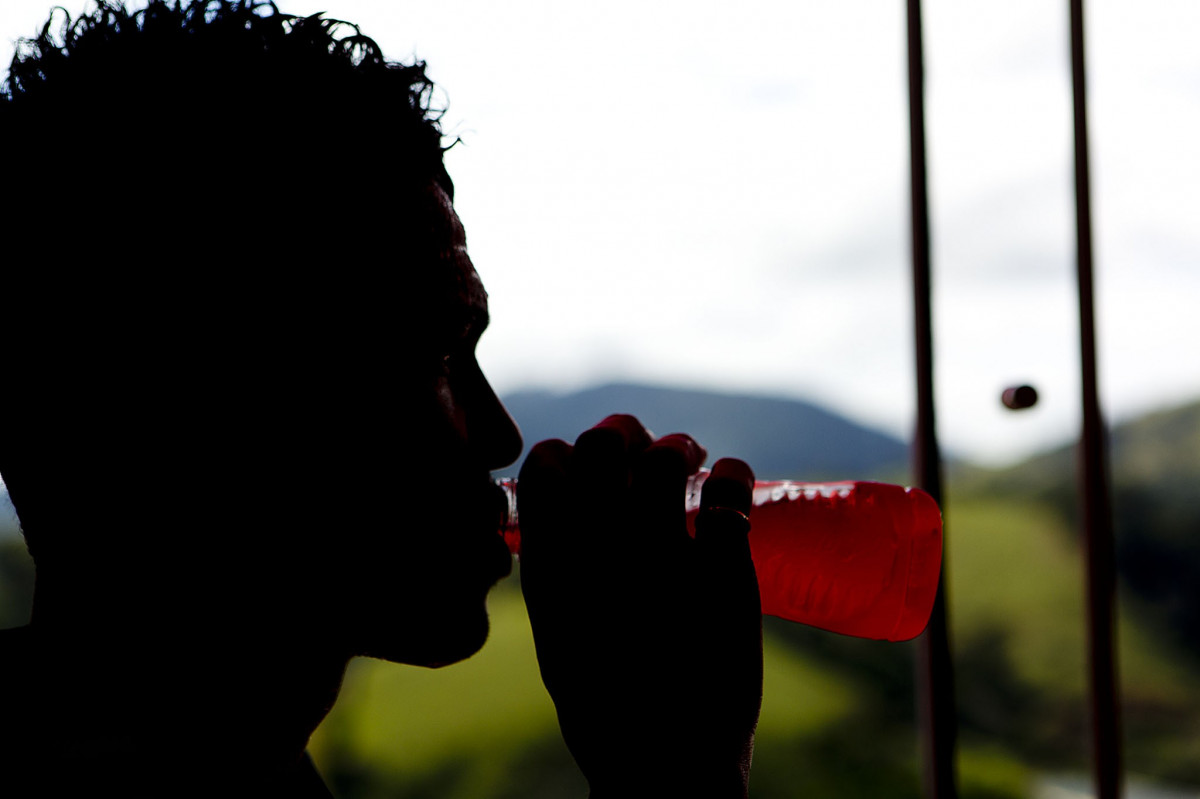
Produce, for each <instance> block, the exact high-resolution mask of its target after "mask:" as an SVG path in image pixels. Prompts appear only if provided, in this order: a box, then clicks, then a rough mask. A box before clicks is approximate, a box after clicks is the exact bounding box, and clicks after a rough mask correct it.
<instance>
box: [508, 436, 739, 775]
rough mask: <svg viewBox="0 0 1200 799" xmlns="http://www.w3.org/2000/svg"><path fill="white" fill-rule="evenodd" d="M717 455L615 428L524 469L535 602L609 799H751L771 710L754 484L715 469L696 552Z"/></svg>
mask: <svg viewBox="0 0 1200 799" xmlns="http://www.w3.org/2000/svg"><path fill="white" fill-rule="evenodd" d="M705 457H706V453H705V451H704V449H703V448H702V447H700V446H699V445H698V444H697V443H696V442H695V441H693V440H692V439H691V438H690V437H688V436H685V435H672V436H667V437H665V438H662V439H659V440H658V441H653V440H652V439H651V436H650V434H649V433H647V432H646V430H645V428H643V427H642V425H641V424H640V423H638V421H637V420H636V419H634V418H633V417H632V416H610V417H609V418H607V419H605V420H604V421H603V422H601V423H600V424H599V425H597V426H596V427H594V428H592V429H591V430H588V431H587V432H585V433H584V434H583V435H581V436H580V437H579V439H578V440H577V441H576V443H575V446H574V447H572V446H571V445H569V444H567V443H565V442H563V441H557V440H555V441H543V442H542V443H540V444H538V445H537V446H535V447H534V448H533V450H532V451H531V452H530V454H529V457H528V459H527V460H526V461H525V464H524V466H523V467H522V469H521V475H520V479H519V482H518V485H519V487H520V488H519V497H518V502H519V504H520V508H519V514H520V519H521V535H522V554H521V580H522V585H523V587H524V592H525V603H526V605H527V607H528V608H529V618H530V621H531V623H532V625H533V635H534V642H535V643H536V645H537V653H538V662H539V664H540V666H541V671H542V679H543V681H544V682H545V684H546V688H547V689H548V690H549V692H550V696H551V697H552V698H553V699H554V703H555V706H556V707H557V710H558V718H559V723H560V725H561V727H562V732H563V738H564V739H565V740H566V743H567V746H568V747H569V748H570V750H571V752H572V754H573V755H574V756H575V760H576V762H578V764H579V766H580V768H581V769H582V770H583V772H584V775H585V776H586V777H587V779H588V782H589V783H590V785H591V788H592V797H593V799H602V798H603V797H608V796H642V795H653V796H669V795H675V796H683V795H693V796H694V795H704V796H713V797H717V796H721V797H725V796H729V797H744V796H745V795H746V787H747V783H748V779H749V771H750V756H751V753H752V751H753V745H754V728H755V725H756V724H757V721H758V711H759V705H760V703H761V700H762V615H761V608H760V604H759V597H758V583H757V581H756V580H755V576H754V564H753V562H752V561H751V560H750V547H749V544H748V542H747V540H746V532H747V530H748V528H749V525H748V524H747V522H746V514H748V513H749V510H750V497H751V492H752V489H753V483H754V475H753V474H752V473H751V471H750V469H749V468H748V467H747V466H746V465H745V464H744V463H742V462H741V461H737V460H730V459H726V460H721V461H718V462H717V463H716V464H715V466H714V467H713V471H712V474H711V475H710V476H709V478H708V480H707V481H706V482H705V485H704V488H703V494H702V500H701V508H702V509H701V511H700V515H699V516H698V517H697V520H696V528H697V534H696V538H695V539H692V538H691V537H690V536H689V535H688V532H687V527H686V522H685V516H684V507H683V494H684V490H685V486H686V483H687V478H688V476H689V475H691V474H694V473H695V472H696V471H697V470H698V469H699V467H700V465H701V464H702V463H703V462H704V459H705Z"/></svg>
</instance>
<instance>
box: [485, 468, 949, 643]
mask: <svg viewBox="0 0 1200 799" xmlns="http://www.w3.org/2000/svg"><path fill="white" fill-rule="evenodd" d="M707 476H708V472H707V471H701V472H700V473H699V474H698V475H696V476H695V477H693V478H692V479H691V480H689V481H688V489H687V496H686V498H685V507H686V509H687V512H688V531H689V532H691V533H692V534H693V535H694V534H695V531H694V529H693V528H692V521H693V519H694V518H695V514H696V511H697V509H698V508H699V506H700V487H701V486H702V485H703V483H704V479H705V478H706V477H707ZM500 485H501V487H502V488H503V489H504V490H505V493H506V494H507V495H508V500H509V519H508V522H507V524H506V525H505V526H504V528H503V529H502V530H501V532H502V533H503V535H504V539H505V541H506V542H507V543H508V547H509V550H511V551H512V552H513V554H514V555H516V554H519V553H520V546H521V532H520V529H519V527H518V526H517V518H516V505H517V503H516V485H517V483H516V480H502V481H500ZM750 554H751V556H752V557H753V558H754V570H755V572H756V573H757V575H758V586H759V594H760V596H761V597H762V609H763V613H767V614H770V615H772V616H778V617H780V618H783V619H788V620H790V621H796V622H800V623H802V624H808V625H811V626H813V627H820V628H821V629H823V630H830V631H832V632H836V633H842V634H844V635H853V636H855V637H858V638H873V639H876V640H886V641H907V640H909V639H910V638H915V637H916V636H918V635H920V634H921V632H922V631H923V630H924V629H925V625H926V624H927V623H928V622H929V613H930V611H931V610H932V608H933V600H934V596H935V595H936V594H937V587H938V579H939V576H940V574H941V566H942V515H941V511H940V510H938V506H937V503H936V502H934V501H933V498H932V497H930V496H929V495H928V494H926V493H925V492H924V491H921V490H920V489H918V488H904V487H902V486H897V485H889V484H887V483H871V482H846V483H793V482H790V481H774V482H763V481H760V482H757V483H755V484H754V508H753V510H752V512H751V514H750Z"/></svg>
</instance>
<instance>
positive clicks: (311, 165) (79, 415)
mask: <svg viewBox="0 0 1200 799" xmlns="http://www.w3.org/2000/svg"><path fill="white" fill-rule="evenodd" d="M6 90H7V91H6V96H4V97H2V98H0V137H3V141H2V144H3V151H4V152H5V153H6V154H7V157H6V159H5V160H6V163H8V164H13V165H15V166H14V167H13V169H12V171H11V172H10V174H9V175H8V178H9V180H8V181H7V183H8V185H9V186H10V189H9V191H8V198H7V199H8V200H9V201H10V202H13V201H15V202H16V203H17V210H16V212H15V214H14V215H13V216H11V217H10V218H9V219H8V220H6V222H7V225H6V227H8V229H9V230H10V231H13V233H12V234H10V235H9V236H7V237H6V244H5V248H6V251H7V252H6V255H5V262H6V270H5V273H4V277H3V281H4V292H3V294H4V300H3V302H4V306H5V307H4V313H3V314H0V316H2V318H3V319H4V321H3V322H2V323H0V347H3V350H4V354H5V369H6V371H7V372H8V374H7V377H6V380H5V383H6V386H7V388H6V393H5V396H4V398H3V400H2V402H3V404H2V406H0V411H2V414H3V415H2V417H0V469H2V470H3V475H4V479H5V481H6V483H7V484H8V486H9V489H10V492H11V495H12V498H13V501H14V504H15V506H16V508H17V511H18V515H19V516H20V518H21V522H22V526H23V529H24V530H25V532H26V535H27V539H28V542H29V544H30V548H31V551H32V553H33V555H34V558H35V561H36V562H37V565H38V572H39V576H38V581H39V584H38V589H37V590H38V596H37V598H36V604H35V622H36V621H38V615H39V613H40V614H41V615H42V616H43V618H47V619H52V618H55V617H56V616H57V615H63V616H73V615H75V614H78V613H79V612H80V604H79V603H80V602H81V601H82V600H83V598H84V597H89V596H90V597H91V598H92V600H91V601H92V603H93V606H94V607H95V608H97V611H96V612H98V613H104V614H107V615H108V616H110V617H113V618H121V619H132V620H134V621H131V622H130V623H131V624H134V625H135V626H142V627H144V626H145V625H155V626H157V627H159V628H161V629H169V628H175V627H186V626H188V625H194V624H198V623H204V620H211V619H223V620H224V621H223V622H218V623H226V624H230V623H234V622H231V621H230V620H231V619H236V625H241V626H244V627H245V628H246V629H247V630H249V629H257V630H262V629H264V625H266V626H267V628H271V629H277V630H280V631H281V632H280V635H285V636H286V635H294V634H305V635H312V634H315V635H320V636H325V637H326V638H328V640H330V641H331V642H336V645H338V646H342V647H344V648H345V649H346V651H347V653H348V654H350V653H360V654H374V655H379V656H383V657H389V658H392V659H400V660H411V661H414V662H429V663H434V662H447V661H450V660H454V659H458V658H461V657H464V656H466V655H468V654H470V653H471V652H472V651H474V649H475V648H477V647H478V646H479V645H480V644H481V643H482V636H483V635H486V616H485V615H484V611H483V595H484V593H486V589H487V587H488V586H490V584H491V583H492V582H493V581H494V580H495V579H497V578H498V577H500V576H502V573H503V572H504V571H505V570H506V568H505V565H506V564H505V561H503V558H502V557H501V553H498V552H497V550H496V544H497V542H498V537H496V536H494V535H492V536H491V538H487V537H485V536H483V534H482V531H484V530H486V529H487V528H488V527H489V525H491V526H492V529H494V519H493V518H492V517H491V515H490V513H491V510H490V507H491V506H490V505H489V504H488V497H489V496H490V495H489V494H488V492H487V470H488V469H491V468H496V467H498V466H501V465H503V464H504V463H506V462H507V461H510V460H512V459H513V458H515V457H516V455H517V454H518V452H519V448H520V438H519V435H518V434H517V433H516V431H515V428H513V426H512V423H511V421H510V420H508V418H507V416H506V415H505V414H504V412H503V408H502V407H501V406H500V405H499V403H498V401H497V400H496V398H495V396H494V394H492V393H491V389H490V388H489V387H488V386H487V383H486V380H484V379H483V377H482V374H480V373H479V370H478V366H477V365H476V364H475V363H474V356H473V346H474V341H475V339H477V337H478V335H479V333H481V332H482V327H481V323H482V321H483V317H485V315H486V296H485V295H484V294H483V293H482V287H481V286H480V285H479V283H478V276H477V275H475V273H474V269H473V267H471V264H470V261H469V259H467V258H466V255H465V250H464V249H463V248H462V246H461V245H462V234H461V226H460V225H459V224H458V222H457V217H455V216H454V213H453V209H452V208H451V206H450V198H451V196H452V192H453V186H452V184H451V182H450V180H449V178H448V176H447V175H446V172H445V170H444V168H443V166H442V152H443V150H442V147H441V133H440V130H439V127H438V116H437V114H436V113H435V112H433V111H431V110H430V105H429V97H430V92H431V85H430V83H429V82H428V80H427V79H426V77H425V74H424V69H423V65H421V64H416V65H412V66H400V65H396V64H393V63H390V62H387V61H385V60H384V59H383V58H382V56H381V55H380V53H379V49H378V47H377V46H376V45H375V43H374V42H373V41H371V40H370V39H367V38H366V37H364V36H362V35H361V34H359V33H358V31H357V29H356V28H353V27H352V26H345V25H344V24H342V23H334V22H331V21H328V20H323V19H319V18H308V19H296V18H292V17H287V16H285V15H282V14H279V13H277V12H276V11H275V10H274V7H273V6H270V5H265V4H261V3H257V2H239V1H237V0H224V2H190V3H189V2H182V0H181V2H177V3H169V2H156V1H155V0H151V2H150V3H149V4H148V5H147V6H146V7H145V8H144V9H142V10H140V11H136V12H133V11H128V10H126V9H124V8H122V7H117V6H109V5H101V6H100V7H98V8H97V10H96V11H94V12H93V13H92V14H90V15H88V16H84V17H81V18H79V19H78V20H76V21H74V22H71V23H64V24H63V26H62V30H61V32H59V33H58V34H57V36H56V35H55V34H54V32H53V31H52V30H51V26H50V25H49V24H48V25H47V28H46V29H45V30H44V31H43V33H42V35H41V36H40V37H38V38H37V39H36V40H34V41H32V42H26V43H24V44H23V45H21V47H20V48H19V51H18V55H17V57H16V58H15V59H14V62H13V67H12V71H11V74H10V77H9V81H8V83H7V84H6ZM435 477H436V480H435V479H434V478H435ZM444 481H450V484H451V485H452V486H453V487H452V488H447V487H445V486H444V485H443V482H444ZM93 621H94V620H93Z"/></svg>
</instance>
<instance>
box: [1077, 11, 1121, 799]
mask: <svg viewBox="0 0 1200 799" xmlns="http://www.w3.org/2000/svg"><path fill="white" fill-rule="evenodd" d="M1071 87H1072V93H1073V95H1074V110H1075V235H1076V247H1077V255H1078V264H1077V266H1078V273H1079V344H1080V366H1081V370H1082V372H1081V376H1082V395H1083V434H1082V437H1081V438H1080V442H1079V482H1080V486H1079V488H1080V506H1081V511H1082V512H1081V514H1080V523H1081V525H1082V528H1083V529H1082V534H1083V541H1084V551H1085V557H1086V560H1087V607H1088V618H1087V620H1088V665H1089V669H1090V683H1091V684H1090V689H1091V700H1092V719H1091V720H1092V767H1093V773H1094V777H1095V781H1096V796H1097V799H1117V797H1118V796H1119V794H1120V787H1121V786H1120V783H1121V747H1120V744H1121V740H1120V739H1121V735H1120V718H1119V712H1118V709H1117V670H1116V659H1115V658H1116V640H1115V639H1116V636H1115V632H1114V625H1113V620H1114V616H1115V609H1116V564H1115V561H1116V556H1115V553H1114V545H1113V526H1112V514H1111V512H1110V504H1109V493H1108V464H1107V454H1106V452H1105V446H1104V443H1105V442H1104V422H1103V419H1102V418H1101V416H1100V400H1099V393H1098V391H1097V389H1096V336H1095V329H1096V320H1095V311H1094V306H1093V295H1094V290H1093V285H1092V209H1091V194H1090V183H1091V179H1090V176H1089V166H1088V136H1087V103H1086V101H1087V96H1086V87H1085V83H1084V57H1083V0H1071Z"/></svg>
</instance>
